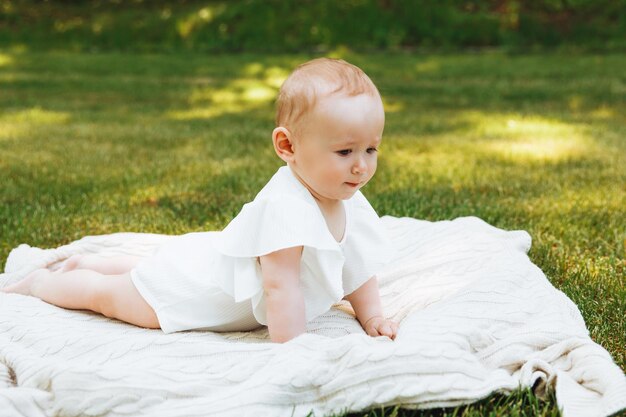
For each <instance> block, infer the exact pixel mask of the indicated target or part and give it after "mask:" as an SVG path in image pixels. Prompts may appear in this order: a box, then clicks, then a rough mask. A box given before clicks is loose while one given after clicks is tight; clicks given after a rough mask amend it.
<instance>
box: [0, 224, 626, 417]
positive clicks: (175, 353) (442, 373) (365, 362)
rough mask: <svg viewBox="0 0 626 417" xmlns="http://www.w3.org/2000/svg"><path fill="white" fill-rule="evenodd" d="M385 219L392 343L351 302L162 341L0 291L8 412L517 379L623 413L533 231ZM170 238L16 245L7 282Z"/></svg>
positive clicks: (171, 412)
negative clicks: (299, 321)
mask: <svg viewBox="0 0 626 417" xmlns="http://www.w3.org/2000/svg"><path fill="white" fill-rule="evenodd" d="M382 221H383V224H384V225H385V226H386V227H387V229H388V231H389V236H390V237H391V238H392V241H393V244H394V245H395V246H396V248H397V249H398V256H397V258H396V259H395V260H394V261H393V262H391V263H390V264H389V265H388V266H387V267H386V268H385V269H384V271H383V272H381V273H380V274H379V276H378V279H379V285H380V291H381V299H382V303H383V309H384V312H385V315H386V316H387V317H389V318H392V319H395V320H397V321H399V322H400V329H399V332H398V336H397V338H396V340H395V341H391V340H389V339H388V338H386V337H379V338H372V337H369V336H367V335H366V334H365V333H364V332H363V330H362V329H361V327H360V326H359V324H358V322H357V321H356V319H355V318H354V317H353V315H352V314H351V309H350V307H349V304H347V303H344V304H337V305H335V306H334V307H333V308H332V309H331V310H330V311H329V312H327V313H325V314H323V315H322V316H319V317H317V318H316V319H314V320H312V321H311V322H309V323H308V324H307V333H306V334H303V335H301V336H299V337H297V338H295V339H293V340H291V341H289V342H287V343H284V344H275V343H271V341H270V339H269V335H268V332H267V328H261V329H259V330H256V331H252V332H238V333H214V332H209V331H188V332H179V333H172V334H164V333H163V332H162V331H160V330H148V329H142V328H138V327H135V326H132V325H129V324H125V323H121V322H119V321H116V320H111V319H107V318H105V317H103V316H100V315H97V314H94V313H91V312H88V311H72V310H65V309H62V308H58V307H55V306H52V305H50V304H47V303H44V302H43V301H40V300H38V299H36V298H33V297H25V296H21V295H16V294H4V293H0V416H24V417H39V416H57V415H63V416H95V415H98V416H109V417H113V416H163V417H168V416H172V417H173V416H206V415H226V416H228V415H233V416H248V415H250V416H253V415H254V416H258V415H272V416H292V415H293V416H306V415H307V414H308V413H309V412H310V411H312V410H313V411H314V412H315V415H317V416H322V415H328V414H332V413H339V412H342V411H346V410H349V411H359V410H365V409H368V408H372V407H379V406H380V405H392V404H402V405H403V407H406V408H432V407H442V406H455V405H459V404H466V403H471V402H474V401H477V400H479V399H482V398H484V397H486V396H488V395H489V394H490V393H492V392H496V391H497V392H503V393H507V392H510V391H511V390H514V389H516V388H518V387H519V386H530V387H533V388H534V390H535V393H536V394H538V395H539V396H541V395H543V394H545V392H546V390H547V389H548V388H551V389H554V390H555V391H556V398H557V402H558V406H559V408H561V409H562V411H563V415H564V416H565V417H593V416H600V417H604V416H608V415H611V414H613V413H616V412H618V411H620V410H622V409H624V408H626V376H625V375H624V373H623V372H622V370H621V369H620V368H619V367H618V366H617V365H616V364H615V363H614V362H613V360H612V359H611V356H610V355H609V353H608V352H607V351H606V350H605V349H603V348H602V347H601V346H599V345H598V344H596V343H594V342H593V341H592V340H591V339H590V337H589V333H588V331H587V329H586V327H585V323H584V321H583V319H582V317H581V315H580V313H579V311H578V309H577V307H576V306H575V305H574V304H573V303H572V302H571V300H570V299H569V298H567V297H566V296H565V295H564V294H563V293H562V292H561V291H559V290H557V289H555V288H554V287H553V286H552V285H551V284H550V282H549V281H548V280H547V279H546V277H545V275H544V274H543V273H542V272H541V270H540V269H539V268H537V267H536V266H535V265H534V264H533V263H532V262H530V260H529V259H528V257H527V255H526V253H527V251H528V249H529V248H530V236H529V235H528V233H526V232H524V231H504V230H500V229H497V228H495V227H493V226H490V225H488V224H487V223H485V222H483V221H482V220H480V219H477V218H474V217H466V218H459V219H456V220H453V221H440V222H426V221H420V220H415V219H412V218H394V217H389V216H385V217H383V218H382ZM171 238H172V237H171V236H166V235H155V234H141V233H116V234H111V235H102V236H87V237H85V238H83V239H80V240H78V241H75V242H72V243H71V244H69V245H65V246H62V247H59V248H56V249H39V248H32V247H30V246H28V245H20V246H19V247H17V248H16V249H14V250H13V251H12V252H11V254H10V255H9V258H8V260H7V264H6V267H5V273H4V274H2V275H0V286H4V285H8V284H10V283H12V282H15V281H17V280H19V279H21V278H23V277H24V276H25V275H26V274H27V273H29V272H30V271H32V270H34V269H36V268H41V267H48V268H50V269H57V268H59V267H60V266H61V265H62V264H63V262H64V261H65V260H66V259H67V258H68V257H69V256H71V255H73V254H77V253H99V254H102V255H116V254H135V255H148V254H150V253H152V252H153V251H154V250H155V249H156V248H157V247H158V246H159V245H160V244H162V243H163V242H165V241H167V240H168V239H171ZM175 279H176V277H172V280H175Z"/></svg>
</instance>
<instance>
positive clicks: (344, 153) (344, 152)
mask: <svg viewBox="0 0 626 417" xmlns="http://www.w3.org/2000/svg"><path fill="white" fill-rule="evenodd" d="M350 152H352V151H351V150H350V149H344V150H342V151H337V153H338V154H339V155H343V156H348V155H349V154H350Z"/></svg>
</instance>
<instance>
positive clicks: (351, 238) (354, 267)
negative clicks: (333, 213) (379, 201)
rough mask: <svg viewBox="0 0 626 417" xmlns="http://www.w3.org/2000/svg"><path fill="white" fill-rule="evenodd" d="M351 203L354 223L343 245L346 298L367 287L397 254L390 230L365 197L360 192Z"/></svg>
mask: <svg viewBox="0 0 626 417" xmlns="http://www.w3.org/2000/svg"><path fill="white" fill-rule="evenodd" d="M351 200H352V208H351V214H352V218H351V222H352V223H351V224H350V233H349V234H348V239H347V240H346V243H345V245H344V246H343V253H344V256H345V258H346V263H345V264H344V267H343V291H344V293H345V294H346V295H348V294H350V293H352V292H354V290H356V289H357V288H359V287H360V286H361V285H363V284H365V282H366V281H367V280H369V279H370V278H371V277H372V276H374V275H376V274H377V273H378V272H379V271H380V270H381V269H382V268H383V267H384V266H385V265H387V264H388V263H389V262H391V261H392V260H393V259H394V257H395V256H396V255H397V254H396V249H395V248H394V246H393V245H392V243H391V240H390V238H389V236H388V234H387V230H386V228H385V227H384V225H383V224H382V222H381V220H380V217H379V216H378V214H376V211H375V210H374V208H373V207H372V206H371V204H370V203H369V201H367V199H366V198H365V196H364V195H363V194H362V193H361V192H360V191H358V192H357V193H356V194H355V195H354V197H353V198H352V199H351Z"/></svg>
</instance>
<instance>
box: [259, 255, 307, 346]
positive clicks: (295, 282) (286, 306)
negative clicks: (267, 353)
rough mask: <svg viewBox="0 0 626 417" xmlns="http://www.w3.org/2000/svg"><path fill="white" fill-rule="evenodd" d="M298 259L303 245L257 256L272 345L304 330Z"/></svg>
mask: <svg viewBox="0 0 626 417" xmlns="http://www.w3.org/2000/svg"><path fill="white" fill-rule="evenodd" d="M301 256H302V246H296V247H293V248H287V249H281V250H279V251H276V252H272V253H270V254H267V255H264V256H260V257H259V262H260V264H261V274H262V275H263V290H264V293H265V304H266V311H267V327H268V329H269V332H270V339H272V342H277V343H282V342H286V341H288V340H291V339H292V338H294V337H296V336H298V335H300V334H302V333H304V332H305V331H306V318H305V314H304V296H303V295H302V290H300V258H301Z"/></svg>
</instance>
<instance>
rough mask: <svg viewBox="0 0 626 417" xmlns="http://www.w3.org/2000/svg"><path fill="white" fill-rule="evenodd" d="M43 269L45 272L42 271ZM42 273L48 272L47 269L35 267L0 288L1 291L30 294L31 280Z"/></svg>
mask: <svg viewBox="0 0 626 417" xmlns="http://www.w3.org/2000/svg"><path fill="white" fill-rule="evenodd" d="M43 271H45V272H43ZM42 273H48V274H49V273H50V271H49V270H47V269H45V268H44V269H37V270H35V271H33V272H31V273H30V274H28V275H27V276H26V278H24V279H23V280H21V281H18V282H16V283H15V284H12V285H9V286H7V287H4V288H2V289H0V290H1V291H2V292H6V293H12V294H22V295H31V291H30V290H31V287H32V286H33V281H34V280H35V279H36V277H37V276H38V275H40V274H42Z"/></svg>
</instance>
